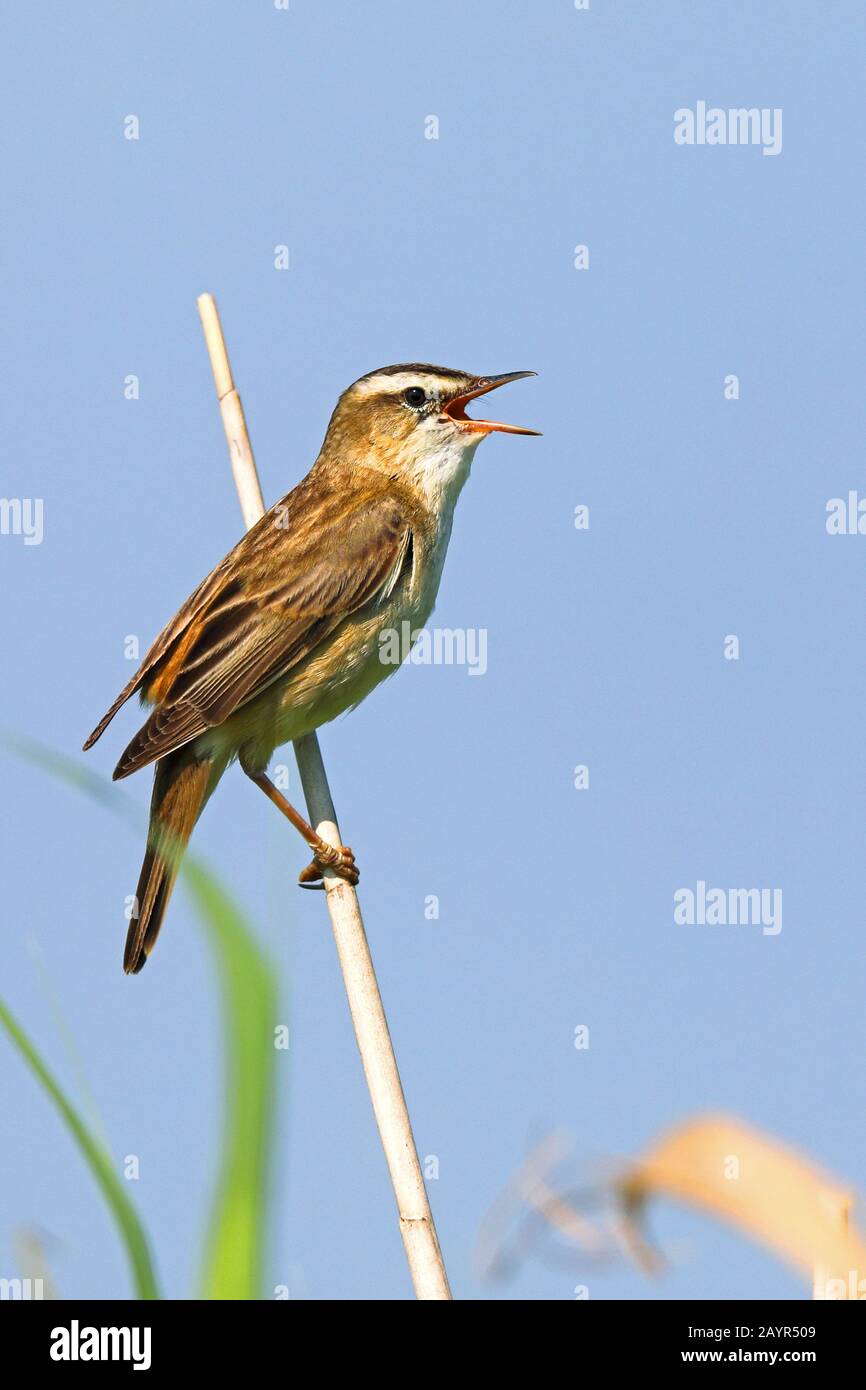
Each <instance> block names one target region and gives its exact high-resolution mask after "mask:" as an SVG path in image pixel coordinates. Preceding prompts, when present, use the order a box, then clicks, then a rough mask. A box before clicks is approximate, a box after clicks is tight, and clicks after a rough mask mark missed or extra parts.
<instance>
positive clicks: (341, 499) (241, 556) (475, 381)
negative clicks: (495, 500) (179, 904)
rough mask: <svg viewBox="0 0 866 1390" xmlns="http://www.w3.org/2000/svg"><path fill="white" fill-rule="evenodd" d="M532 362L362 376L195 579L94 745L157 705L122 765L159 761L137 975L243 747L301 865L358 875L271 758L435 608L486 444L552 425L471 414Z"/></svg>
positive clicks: (132, 931)
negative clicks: (135, 705)
mask: <svg viewBox="0 0 866 1390" xmlns="http://www.w3.org/2000/svg"><path fill="white" fill-rule="evenodd" d="M534 375H535V373H534V372H505V373H503V374H502V375H499V376H472V375H470V374H468V373H466V372H458V371H451V370H449V369H448V368H446V367H432V366H426V365H422V364H418V363H410V364H401V365H398V366H394V367H383V368H380V369H379V370H378V371H375V372H369V373H368V374H367V375H366V376H362V377H361V378H360V379H359V380H358V381H356V382H354V383H353V384H352V385H351V386H350V387H349V388H348V390H346V391H344V392H343V394H342V395H341V396H340V398H339V400H338V402H337V405H336V408H335V410H334V413H333V415H332V416H331V420H330V423H329V425H328V430H327V433H326V435H325V440H324V443H323V445H322V449H321V452H320V453H319V456H318V458H317V459H316V462H315V463H314V464H313V467H312V469H311V470H310V472H309V473H308V474H307V476H306V478H304V479H303V481H302V482H300V483H299V484H298V486H297V487H296V488H294V489H293V490H292V491H291V492H289V493H288V494H287V495H286V496H285V497H284V498H283V499H282V500H281V501H280V502H278V503H276V505H275V506H273V507H271V509H270V511H268V512H266V513H265V515H264V516H263V517H262V518H261V520H260V521H258V522H257V523H256V525H255V526H253V527H252V528H251V529H250V530H249V531H248V532H247V533H246V535H245V536H244V537H243V539H242V540H241V541H239V542H238V544H237V545H236V546H235V548H234V550H232V551H231V552H230V553H229V554H228V555H227V556H226V558H225V559H224V560H223V561H222V562H221V563H220V564H219V565H217V567H216V569H215V570H213V572H212V573H211V574H209V575H208V577H207V579H205V580H204V581H203V582H202V583H201V584H200V585H199V586H198V588H197V589H196V590H195V592H194V593H193V594H192V595H191V597H190V598H189V599H187V601H186V603H185V604H184V605H183V607H182V608H181V609H180V611H179V612H178V613H177V615H176V616H175V617H174V618H173V619H172V620H171V622H170V623H169V624H168V626H167V627H166V628H164V629H163V631H162V632H161V633H160V635H159V636H158V637H157V639H156V641H155V642H154V644H153V646H152V647H151V648H150V651H149V652H148V653H147V655H146V656H145V658H144V661H143V662H142V664H141V666H140V667H139V669H138V670H137V671H136V673H135V675H134V676H133V677H132V679H131V680H130V681H129V683H128V684H127V685H126V686H125V687H124V689H123V690H122V691H121V692H120V694H119V695H118V697H117V699H116V700H115V702H114V704H113V705H112V706H111V708H110V709H109V711H108V713H107V714H106V715H105V716H104V717H103V718H102V719H101V720H100V721H99V723H98V724H97V726H96V728H95V729H94V731H93V733H92V734H91V735H90V737H89V738H88V740H87V742H86V743H85V745H84V747H85V749H87V748H90V747H91V746H92V745H93V744H94V743H95V742H96V740H97V739H98V738H99V737H100V735H101V734H102V733H103V732H104V730H105V728H106V727H107V725H108V724H109V722H110V721H111V720H112V719H113V718H114V716H115V714H116V713H117V711H118V710H119V709H120V707H121V705H122V704H123V703H124V702H125V701H126V700H128V699H129V697H130V696H131V695H133V694H135V692H136V691H138V692H139V693H140V697H141V699H142V702H143V703H146V704H149V705H151V706H152V710H151V712H150V714H149V716H148V718H147V721H146V723H145V724H144V725H143V727H142V728H141V729H140V730H139V732H138V733H137V734H136V735H135V738H134V739H133V740H132V742H131V743H130V744H129V746H128V747H127V749H126V751H125V752H124V753H123V755H122V757H121V759H120V761H119V763H118V764H117V767H116V768H115V770H114V777H115V779H117V778H120V777H128V776H129V774H130V773H131V772H137V771H138V769H139V768H142V767H146V766H147V765H148V763H155V764H156V769H155V774H154V782H153V797H152V800H151V807H150V825H149V829H148V836H147V847H146V850H145V855H144V863H143V865H142V868H141V876H140V878H139V882H138V889H137V892H136V896H135V904H134V908H133V913H132V916H131V920H130V926H129V931H128V934H127V939H126V950H125V953H124V958H123V968H124V970H125V971H126V972H127V974H137V973H138V971H139V970H141V968H142V966H143V965H144V963H145V961H146V960H147V958H148V956H149V955H150V953H151V951H152V950H153V946H154V942H155V941H156V938H157V935H158V933H159V929H160V926H161V924H162V919H163V917H164V915H165V910H166V907H167V905H168V900H169V897H170V895H171V890H172V887H173V884H174V880H175V877H176V875H177V871H178V868H179V863H180V857H181V855H182V852H183V850H184V848H185V846H186V844H187V842H188V840H189V837H190V835H191V833H192V830H193V826H194V825H195V823H196V821H197V820H198V817H199V815H200V814H201V811H202V809H203V807H204V805H205V803H206V801H207V800H208V798H209V797H210V796H211V794H212V792H213V791H214V788H215V787H216V785H217V783H218V782H219V780H220V778H221V777H222V775H223V773H224V772H225V770H226V768H227V767H228V765H229V764H230V763H231V762H232V761H233V760H234V759H235V758H237V760H238V762H239V763H240V765H241V767H242V769H243V771H244V772H245V773H246V774H247V776H248V777H250V778H251V779H252V781H253V782H255V783H256V784H257V785H258V786H259V787H260V788H261V789H262V791H264V793H265V794H266V795H267V796H268V797H269V798H270V799H271V801H273V802H274V803H275V804H276V806H277V807H278V808H279V809H280V810H281V811H282V812H283V814H284V815H285V816H287V817H288V819H289V820H290V821H291V823H292V824H293V825H294V826H295V828H296V829H297V830H299V831H300V833H301V834H302V835H303V837H304V839H305V840H306V842H307V844H308V845H309V846H310V848H311V849H312V851H313V860H312V863H311V864H310V865H308V867H307V868H306V869H304V871H303V872H302V874H301V876H300V880H299V881H300V882H301V883H302V884H303V885H305V886H319V880H320V879H321V878H322V876H323V872H324V870H325V869H331V870H332V871H333V872H334V873H335V874H337V875H339V876H340V877H342V878H345V879H346V880H348V881H349V882H350V883H356V882H357V880H358V870H357V867H356V865H355V859H354V855H353V854H352V851H351V850H350V849H349V848H348V847H347V846H345V845H344V846H341V847H339V848H334V847H333V846H331V845H328V844H326V843H325V841H324V840H322V839H321V837H320V836H319V835H317V834H316V832H315V830H314V829H313V827H312V826H311V825H309V824H308V823H307V822H306V821H305V820H304V819H303V817H302V816H301V815H300V814H299V813H298V812H297V811H296V810H295V808H294V807H293V806H292V805H291V804H290V803H289V802H288V801H287V800H286V798H285V797H284V796H283V794H282V792H280V791H279V789H278V788H277V787H275V786H274V784H273V783H272V782H271V780H270V778H269V777H268V776H267V773H266V769H267V766H268V763H269V762H270V759H271V755H272V753H273V752H274V749H275V748H278V747H279V746H280V745H281V744H284V743H289V742H292V741H293V740H295V739H297V738H301V737H302V736H303V735H304V734H307V733H310V732H311V731H312V730H313V729H317V728H318V727H319V726H320V725H321V724H326V723H327V722H328V721H329V720H330V719H334V718H335V717H336V716H337V715H338V714H342V713H343V712H344V711H345V710H347V709H350V708H351V707H353V706H354V705H357V704H358V703H359V702H360V701H361V700H363V699H364V697H365V696H366V695H368V694H369V693H370V691H371V690H372V689H373V688H374V687H375V686H377V685H378V684H379V683H380V681H382V680H384V679H385V677H386V676H387V675H389V674H390V673H391V672H392V671H394V670H395V669H396V668H395V665H394V664H393V663H392V662H389V661H383V660H382V659H381V646H380V642H379V634H380V633H381V632H383V630H385V629H389V630H392V629H394V630H397V631H398V632H402V631H403V630H404V629H403V628H402V627H401V624H402V623H403V622H404V621H406V622H408V623H409V630H410V631H412V630H414V629H416V628H420V627H423V625H424V624H425V623H426V621H427V619H428V618H429V616H430V614H431V612H432V610H433V605H434V603H435V601H436V594H437V591H438V589H439V581H440V578H441V576H442V566H443V563H444V560H445V552H446V550H447V548H448V541H449V538H450V535H451V523H452V518H453V514H454V505H455V503H456V501H457V498H458V496H459V495H460V491H461V489H462V487H463V484H464V483H465V482H466V479H467V477H468V474H469V469H470V466H471V463H472V458H473V455H474V453H475V450H476V448H477V447H478V444H479V443H480V441H481V440H482V439H484V438H485V437H486V436H487V435H488V434H492V433H493V432H494V431H497V430H498V431H501V432H502V433H505V434H537V433H538V431H537V430H529V429H522V428H520V427H519V426H517V425H503V424H500V423H498V422H497V421H493V420H478V419H471V418H469V417H468V416H467V414H466V406H467V405H468V403H469V402H470V401H472V400H474V399H475V398H476V397H478V396H483V395H485V394H486V393H487V392H488V391H493V390H494V389H495V388H496V387H498V386H503V385H504V384H505V383H506V382H509V381H516V380H518V379H519V378H521V377H525V376H534Z"/></svg>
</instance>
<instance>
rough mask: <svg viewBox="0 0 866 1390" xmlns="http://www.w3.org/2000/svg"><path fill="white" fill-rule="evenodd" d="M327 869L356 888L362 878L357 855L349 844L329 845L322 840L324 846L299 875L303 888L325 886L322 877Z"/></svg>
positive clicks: (299, 881)
mask: <svg viewBox="0 0 866 1390" xmlns="http://www.w3.org/2000/svg"><path fill="white" fill-rule="evenodd" d="M325 869H331V870H332V871H333V872H334V873H335V874H336V875H337V877H338V878H342V879H345V881H346V883H351V885H352V887H353V888H354V886H355V884H356V883H357V882H358V879H359V878H360V874H359V873H358V869H357V866H356V864H355V856H354V854H353V853H352V851H351V850H350V849H349V847H348V845H339V846H337V847H335V846H334V845H327V844H325V842H324V841H322V846H321V848H320V849H317V850H316V851H315V853H314V854H313V858H312V859H311V861H310V863H309V864H308V865H307V867H306V868H305V869H302V870H301V872H300V874H299V875H298V883H299V884H300V886H301V888H324V886H325V885H324V883H322V881H321V880H322V878H323V877H324V872H325Z"/></svg>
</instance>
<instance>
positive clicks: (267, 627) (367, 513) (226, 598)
mask: <svg viewBox="0 0 866 1390" xmlns="http://www.w3.org/2000/svg"><path fill="white" fill-rule="evenodd" d="M311 476H313V475H311ZM298 494H304V495H302V496H301V497H300V498H299V497H298ZM286 513H288V523H289V524H285V514H286ZM293 514H294V521H295V523H296V525H295V527H293V526H292V525H291V522H292V519H293ZM277 517H279V521H277V520H276V518H277ZM265 523H267V524H265ZM411 535H412V532H411V521H410V518H409V516H408V515H407V511H406V509H405V508H404V507H402V506H401V505H400V504H399V503H398V502H397V501H396V500H395V499H394V497H393V496H388V497H383V496H382V493H381V490H380V489H377V490H376V491H375V492H372V491H371V490H370V489H369V486H368V488H367V490H366V492H363V491H361V490H360V489H359V488H358V487H356V488H355V489H352V488H348V487H343V488H341V489H338V488H336V487H328V486H323V485H322V480H321V479H320V480H319V482H318V484H317V486H316V487H315V489H311V487H310V478H307V479H305V480H304V482H303V483H301V484H300V485H299V487H298V488H296V489H295V491H294V492H293V493H290V494H289V497H288V498H286V499H285V500H284V502H283V503H281V504H279V505H278V506H277V507H276V508H274V509H272V512H271V513H268V514H267V515H266V516H265V517H263V518H262V521H260V522H258V523H257V525H256V526H255V527H254V528H253V529H252V530H251V531H249V532H248V533H247V535H246V536H245V537H244V539H243V540H242V541H241V542H240V544H239V545H238V546H236V547H235V550H234V551H232V553H231V554H230V555H229V556H228V557H227V558H226V559H225V560H224V561H223V562H222V564H221V565H220V566H219V567H218V569H217V570H215V571H214V573H213V574H212V575H211V576H209V578H208V579H207V580H205V582H204V584H203V585H200V586H199V589H198V590H196V593H195V594H194V595H193V596H192V598H191V599H190V600H189V601H188V602H187V604H186V605H184V608H183V609H181V611H180V613H179V614H178V615H177V618H176V619H175V620H174V622H173V623H171V624H169V626H168V627H167V628H166V629H165V631H164V632H163V633H162V634H161V636H160V637H159V638H158V639H157V641H156V642H155V643H154V646H153V647H152V648H151V651H150V652H149V653H148V656H147V657H146V658H145V661H144V663H143V664H142V667H141V670H140V671H139V672H137V673H136V675H135V677H133V680H132V681H131V682H130V683H129V685H128V686H127V687H126V689H125V691H124V692H122V694H121V696H119V697H118V699H117V701H116V702H115V704H114V705H113V706H112V709H111V710H110V711H109V712H108V714H107V715H106V716H105V718H104V719H103V721H102V723H101V724H100V725H99V726H98V727H97V729H96V730H94V733H93V734H92V735H91V737H90V739H89V740H88V746H89V744H90V743H92V742H94V741H95V739H96V738H97V737H98V736H99V734H100V733H101V732H102V731H103V729H104V728H105V726H106V725H107V723H108V721H109V719H110V718H111V717H112V716H113V715H114V714H115V713H116V711H117V710H118V709H119V708H120V705H121V704H122V703H123V701H124V700H125V699H127V698H128V697H129V695H130V694H132V693H133V691H134V690H135V689H136V688H137V687H138V686H141V687H143V690H144V695H145V698H149V699H152V700H155V701H156V708H155V709H154V710H153V712H152V713H151V715H150V717H149V718H148V720H147V722H146V723H145V725H144V726H143V728H142V729H140V730H139V732H138V733H137V734H136V736H135V738H134V739H133V740H132V742H131V743H130V744H129V746H128V748H127V749H126V750H125V752H124V753H123V756H122V757H121V759H120V761H119V763H118V765H117V768H116V770H115V773H114V775H115V777H117V778H119V777H126V776H128V775H129V774H130V773H131V772H135V771H136V770H137V769H138V768H140V767H144V766H145V765H146V764H147V763H150V762H153V761H154V760H155V759H158V758H161V757H164V756H165V755H166V754H167V753H169V752H171V751H172V750H173V749H175V748H179V747H180V746H181V745H182V744H184V743H188V742H189V741H190V740H191V739H193V738H196V737H197V736H198V735H199V734H201V733H203V732H204V731H205V730H206V729H208V728H213V727H214V726H215V725H217V724H221V723H222V722H223V721H224V720H225V719H227V718H228V717H229V716H230V715H231V714H232V713H233V712H234V710H236V709H238V708H239V707H240V706H241V705H243V704H246V703H247V702H248V701H250V700H252V699H254V698H255V697H256V696H257V695H259V694H260V693H261V692H262V691H263V690H265V689H266V688H267V686H268V685H270V684H271V683H272V682H273V681H275V680H277V679H279V678H280V677H281V676H283V675H285V674H286V673H287V672H288V671H289V670H290V669H291V668H292V666H293V665H294V664H295V663H296V662H297V661H299V660H301V659H302V658H303V657H304V656H306V655H307V654H308V653H309V652H310V651H311V650H312V649H313V648H314V647H315V646H316V645H317V644H318V643H319V642H321V641H322V640H323V639H324V638H325V637H327V635H328V634H329V633H330V632H331V631H333V629H334V628H335V627H336V626H337V625H338V624H339V623H340V622H341V621H342V620H343V619H344V618H345V617H346V616H348V615H349V614H350V613H352V612H355V611H356V610H357V609H358V608H361V607H363V605H364V604H366V603H368V602H370V601H377V600H378V599H379V598H380V597H381V596H382V595H383V594H385V593H390V592H391V591H392V589H393V587H394V584H395V583H396V582H397V578H398V576H399V573H400V571H401V568H402V566H403V564H404V562H405V560H406V557H407V555H410V554H411V545H410V541H411Z"/></svg>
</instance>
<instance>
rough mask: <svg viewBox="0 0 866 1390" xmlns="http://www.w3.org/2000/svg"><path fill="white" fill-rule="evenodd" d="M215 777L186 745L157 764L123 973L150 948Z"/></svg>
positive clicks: (209, 763) (132, 970)
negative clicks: (142, 860) (145, 846)
mask: <svg viewBox="0 0 866 1390" xmlns="http://www.w3.org/2000/svg"><path fill="white" fill-rule="evenodd" d="M218 776H219V773H218V772H217V771H216V768H215V764H214V761H213V760H212V759H211V758H201V757H197V756H195V755H194V754H193V753H192V752H191V751H190V749H189V748H181V749H178V751H177V752H176V753H170V754H169V755H168V756H167V757H165V758H162V759H161V761H160V762H159V763H157V767H156V773H155V775H154V779H153V797H152V800H151V803H150V826H149V829H148V832H147V849H146V850H145V855H144V863H143V864H142V866H141V874H140V876H139V880H138V888H137V889H136V893H135V901H134V903H133V913H134V915H133V916H132V918H131V919H130V923H129V931H128V932H127V936H126V949H125V951H124V953H123V968H124V970H125V971H126V973H127V975H137V974H138V972H139V970H141V969H142V968H143V966H144V964H145V962H146V960H147V958H148V956H149V955H150V953H151V951H152V950H153V947H154V943H155V941H156V938H157V936H158V935H159V929H160V927H161V926H162V919H163V917H164V916H165V909H166V908H167V906H168V900H169V898H170V897H171V890H172V888H173V887H174V881H175V879H176V878H177V873H178V870H179V868H180V862H181V859H182V858H183V854H184V851H185V849H186V846H187V842H188V841H189V837H190V835H191V834H192V831H193V826H194V825H195V823H196V821H197V820H198V818H199V815H200V814H201V810H202V807H203V806H204V803H205V801H206V800H207V797H208V794H209V792H210V790H212V787H213V784H214V783H215V781H216V778H217V777H218ZM212 779H213V782H212Z"/></svg>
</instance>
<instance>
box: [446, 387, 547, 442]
mask: <svg viewBox="0 0 866 1390" xmlns="http://www.w3.org/2000/svg"><path fill="white" fill-rule="evenodd" d="M535 375H536V373H535V372H503V373H502V375H501V376H480V377H478V379H477V380H476V382H475V385H474V386H473V388H472V390H471V391H464V392H463V395H462V396H454V397H453V399H452V400H450V401H449V402H448V404H447V405H446V406H445V407H444V410H445V414H446V415H448V416H450V418H451V419H452V420H455V421H456V422H457V424H458V425H459V426H460V428H461V429H463V430H466V431H467V432H468V433H469V434H492V433H493V431H494V430H499V432H500V433H501V434H540V433H541V431H540V430H527V429H524V428H523V426H522V425H501V424H499V422H498V421H497V420H470V418H469V416H468V415H467V414H466V405H467V403H468V402H469V401H474V400H475V398H476V396H486V395H487V392H488V391H495V390H496V388H497V386H504V385H505V384H506V382H508V381H519V380H520V378H521V377H523V376H535Z"/></svg>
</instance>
